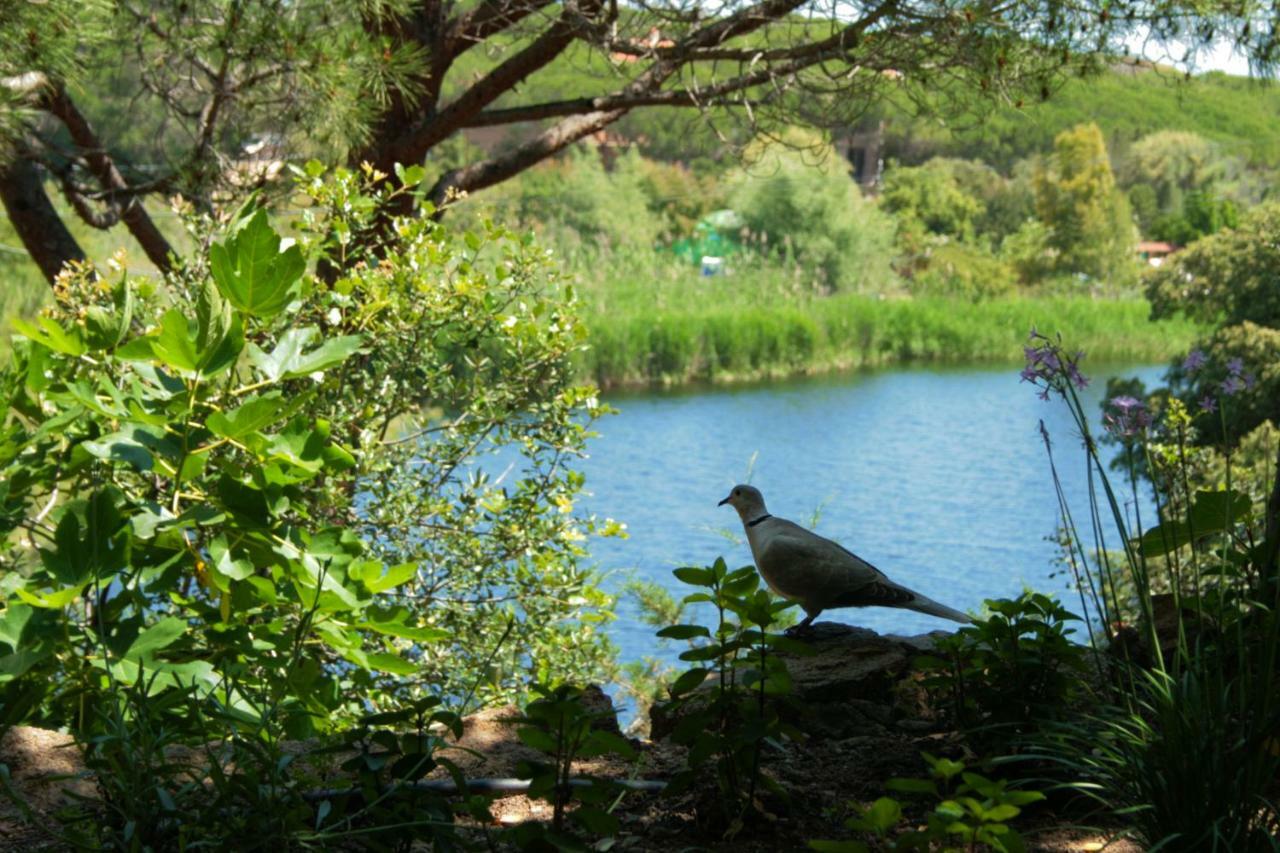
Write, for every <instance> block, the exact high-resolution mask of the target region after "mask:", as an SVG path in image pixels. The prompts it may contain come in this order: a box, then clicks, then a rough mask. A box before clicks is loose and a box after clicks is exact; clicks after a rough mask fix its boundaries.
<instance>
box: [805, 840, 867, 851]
mask: <svg viewBox="0 0 1280 853" xmlns="http://www.w3.org/2000/svg"><path fill="white" fill-rule="evenodd" d="M809 849H810V850H818V851H820V853H868V851H869V850H870V849H871V848H869V847H867V845H865V844H863V843H862V842H861V841H810V842H809Z"/></svg>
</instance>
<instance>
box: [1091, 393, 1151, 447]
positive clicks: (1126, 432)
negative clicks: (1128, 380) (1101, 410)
mask: <svg viewBox="0 0 1280 853" xmlns="http://www.w3.org/2000/svg"><path fill="white" fill-rule="evenodd" d="M1107 405H1108V406H1109V407H1111V408H1112V409H1114V411H1111V412H1107V413H1105V414H1104V415H1103V416H1102V425H1103V426H1104V427H1106V429H1107V432H1109V433H1111V434H1112V435H1114V436H1116V437H1117V438H1132V437H1134V436H1136V435H1141V434H1142V433H1144V432H1146V430H1147V427H1149V426H1151V412H1150V410H1148V409H1147V404H1146V403H1144V402H1142V401H1141V400H1139V399H1137V398H1136V397H1130V396H1127V395H1125V396H1122V397H1113V398H1112V399H1110V400H1108V401H1107Z"/></svg>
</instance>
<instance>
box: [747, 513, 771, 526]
mask: <svg viewBox="0 0 1280 853" xmlns="http://www.w3.org/2000/svg"><path fill="white" fill-rule="evenodd" d="M770 518H773V516H772V515H769V513H767V512H766V513H765V514H764V515H762V516H760V517H759V518H757V519H756V520H754V521H748V522H747V527H755V526H756V525H757V524H759V523H760V522H762V521H766V520H768V519H770Z"/></svg>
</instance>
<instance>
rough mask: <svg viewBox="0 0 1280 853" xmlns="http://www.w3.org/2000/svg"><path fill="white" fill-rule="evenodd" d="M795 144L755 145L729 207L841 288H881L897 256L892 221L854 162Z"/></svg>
mask: <svg viewBox="0 0 1280 853" xmlns="http://www.w3.org/2000/svg"><path fill="white" fill-rule="evenodd" d="M791 142H792V143H793V145H794V148H786V147H778V146H761V147H759V148H758V149H751V150H748V152H747V154H748V157H749V159H750V166H749V167H748V168H746V169H745V170H743V171H742V172H740V173H739V174H737V175H736V176H731V177H730V178H729V179H728V180H730V181H731V182H733V183H735V184H736V186H735V187H734V189H733V191H732V194H731V195H730V199H729V203H730V206H731V207H732V208H733V209H734V210H736V211H737V212H738V214H739V215H740V216H741V217H742V219H743V221H744V222H745V223H746V226H747V228H748V229H749V230H750V231H751V232H753V234H755V235H756V236H757V237H758V238H763V241H762V244H761V245H763V246H764V247H765V250H766V251H767V252H769V253H770V254H773V255H777V256H781V257H783V258H785V259H787V260H790V261H796V262H799V263H801V264H803V265H804V266H805V267H806V268H809V269H815V270H817V271H818V272H820V273H821V275H822V277H823V281H822V284H824V285H825V286H827V287H829V288H831V289H836V290H858V289H863V288H867V287H877V286H882V285H883V284H884V283H885V282H886V281H887V280H888V278H889V275H890V268H889V261H890V259H891V258H892V257H893V235H894V223H893V220H892V219H891V218H890V217H889V216H888V215H886V214H885V213H884V212H883V211H881V210H880V209H879V208H878V207H877V206H876V204H875V203H874V202H871V201H868V200H866V199H864V198H863V197H862V192H861V190H859V189H858V184H857V182H856V181H854V180H853V177H852V176H851V175H850V174H849V168H848V164H847V163H846V162H845V161H844V160H842V159H841V158H840V157H839V156H837V155H836V154H835V152H834V151H831V150H830V149H827V150H825V151H824V150H823V149H821V148H816V147H815V146H814V145H813V143H812V141H811V140H810V141H805V140H802V139H799V138H796V137H795V136H793V137H791Z"/></svg>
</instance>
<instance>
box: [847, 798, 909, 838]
mask: <svg viewBox="0 0 1280 853" xmlns="http://www.w3.org/2000/svg"><path fill="white" fill-rule="evenodd" d="M859 820H860V821H861V823H862V824H863V826H862V827H860V828H862V829H865V830H867V831H869V832H874V833H875V834H876V835H884V834H885V833H887V832H888V831H889V830H891V829H893V828H894V827H895V826H897V825H898V821H900V820H902V805H901V804H900V803H899V802H898V801H897V800H895V799H893V798H891V797H881V798H880V799H878V800H876V801H875V802H874V803H872V804H871V805H870V807H868V808H867V809H866V810H864V811H863V812H862V814H861V815H860V816H859ZM855 828H858V827H855Z"/></svg>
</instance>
